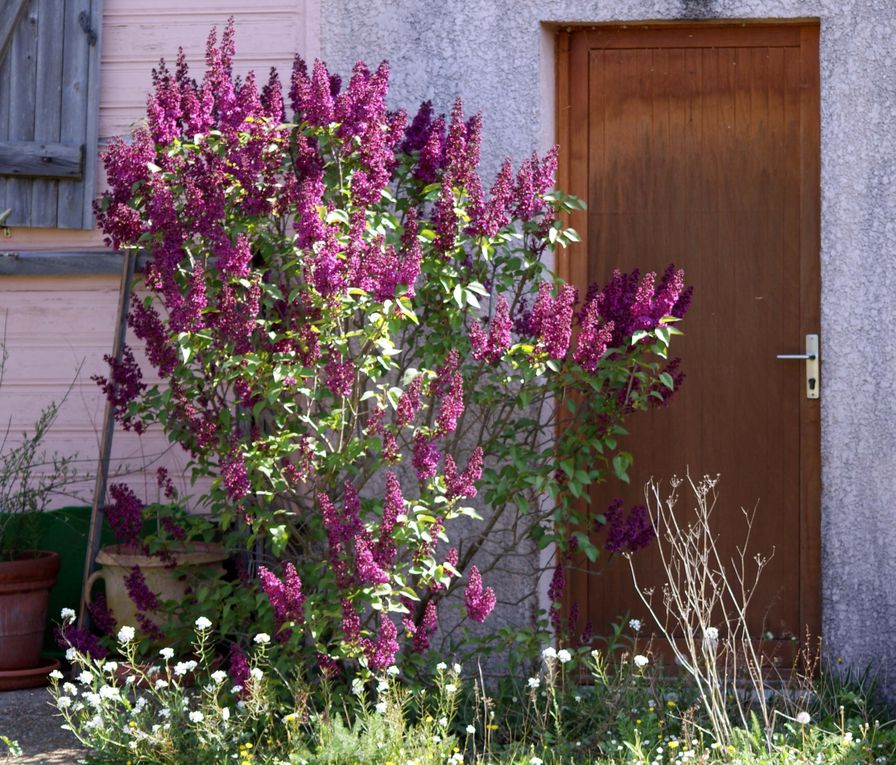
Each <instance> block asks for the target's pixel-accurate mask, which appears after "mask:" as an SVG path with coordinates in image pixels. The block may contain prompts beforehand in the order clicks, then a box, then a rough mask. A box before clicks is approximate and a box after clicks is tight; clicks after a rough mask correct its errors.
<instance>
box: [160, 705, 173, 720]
mask: <svg viewBox="0 0 896 765" xmlns="http://www.w3.org/2000/svg"><path fill="white" fill-rule="evenodd" d="M159 716H160V717H164V718H166V719H167V718H169V717H171V710H170V709H168V708H166V707H162V708H161V709H160V710H159Z"/></svg>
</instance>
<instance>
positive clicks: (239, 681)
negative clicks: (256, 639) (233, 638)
mask: <svg viewBox="0 0 896 765" xmlns="http://www.w3.org/2000/svg"><path fill="white" fill-rule="evenodd" d="M229 669H230V672H229V674H230V679H231V680H232V681H233V684H234V685H239V686H240V687H241V688H245V687H246V683H248V682H249V678H250V677H251V676H252V674H251V672H250V670H249V660H248V659H247V658H246V654H245V653H243V649H242V648H240V647H239V646H238V645H237V644H236V643H231V644H230V663H229Z"/></svg>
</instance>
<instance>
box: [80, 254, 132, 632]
mask: <svg viewBox="0 0 896 765" xmlns="http://www.w3.org/2000/svg"><path fill="white" fill-rule="evenodd" d="M136 259H137V252H136V250H133V249H128V250H125V252H124V259H123V261H122V264H121V284H120V286H119V288H118V324H116V326H115V339H114V341H113V350H112V355H113V356H114V357H115V360H116V361H119V362H120V361H121V354H122V350H123V348H124V340H125V336H126V335H127V331H128V306H129V305H130V302H131V284H132V282H133V281H134V264H135V262H136ZM114 431H115V418H114V417H113V415H112V405H111V404H110V403H109V401H108V400H106V411H105V414H104V415H103V437H102V441H101V442H100V458H99V462H98V463H97V469H96V483H95V484H94V487H93V508H92V509H91V511H90V530H89V531H88V533H87V552H86V554H85V556H84V577H83V579H82V580H81V608H80V611H79V614H78V624H79V625H80V626H81V627H84V626H86V624H87V592H86V591H85V590H84V585H85V584H86V582H87V580H88V578H89V577H90V575H91V574H92V573H93V570H94V568H95V567H96V555H97V553H98V552H99V549H100V537H101V536H102V529H103V517H104V514H103V505H104V504H105V499H106V484H107V482H108V479H109V460H110V459H111V456H112V436H113V434H114Z"/></svg>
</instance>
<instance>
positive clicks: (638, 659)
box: [635, 653, 650, 669]
mask: <svg viewBox="0 0 896 765" xmlns="http://www.w3.org/2000/svg"><path fill="white" fill-rule="evenodd" d="M649 663H650V659H648V658H647V657H646V656H644V655H643V654H640V653H639V654H638V655H637V656H635V666H636V667H637V668H638V669H644V667H646V666H647V665H648V664H649Z"/></svg>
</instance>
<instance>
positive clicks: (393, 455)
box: [383, 430, 401, 465]
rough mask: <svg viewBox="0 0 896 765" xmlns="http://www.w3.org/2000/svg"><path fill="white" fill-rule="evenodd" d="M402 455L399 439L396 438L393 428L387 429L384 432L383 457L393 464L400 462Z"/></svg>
mask: <svg viewBox="0 0 896 765" xmlns="http://www.w3.org/2000/svg"><path fill="white" fill-rule="evenodd" d="M400 457H401V454H400V449H399V447H398V439H397V438H395V434H394V433H393V432H392V431H391V430H387V431H386V432H385V433H384V434H383V459H384V460H385V461H386V462H388V463H389V464H390V465H393V464H395V463H396V462H398V460H399V458H400Z"/></svg>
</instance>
